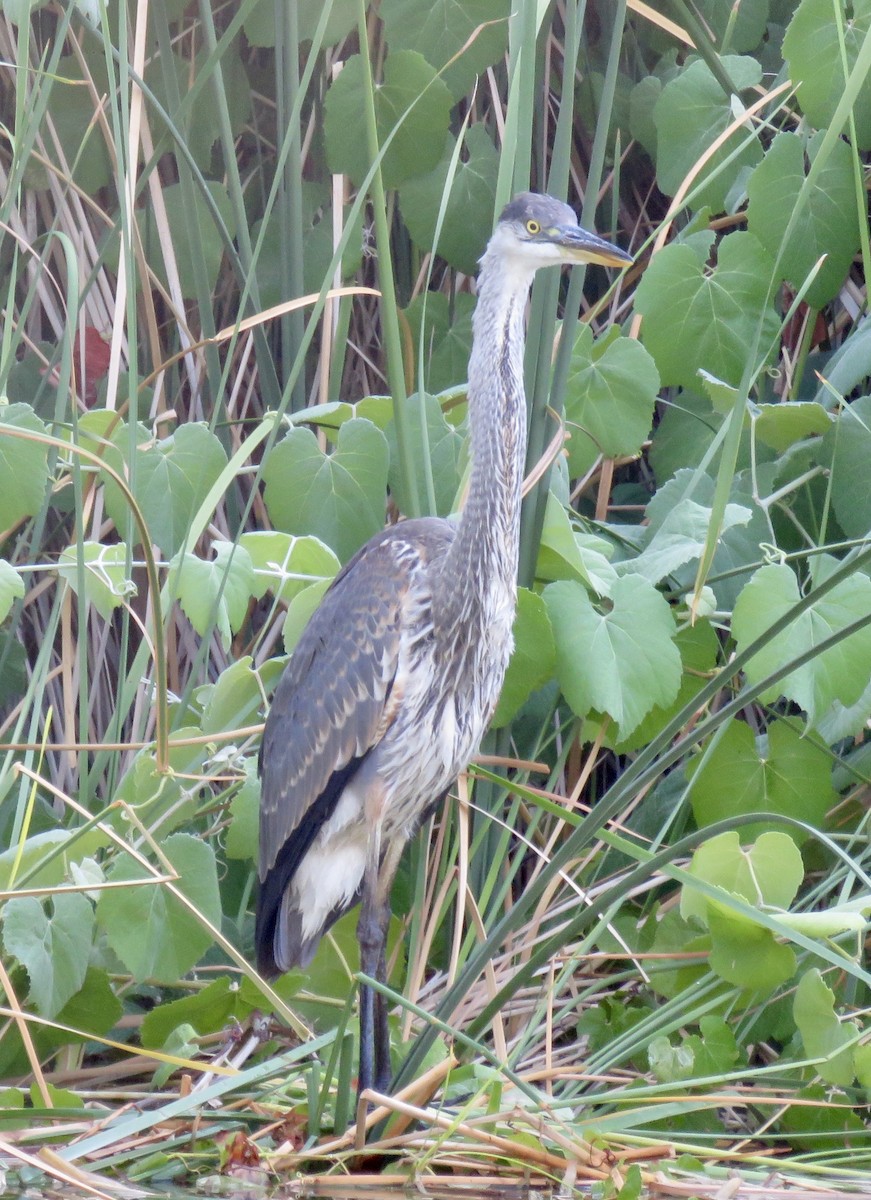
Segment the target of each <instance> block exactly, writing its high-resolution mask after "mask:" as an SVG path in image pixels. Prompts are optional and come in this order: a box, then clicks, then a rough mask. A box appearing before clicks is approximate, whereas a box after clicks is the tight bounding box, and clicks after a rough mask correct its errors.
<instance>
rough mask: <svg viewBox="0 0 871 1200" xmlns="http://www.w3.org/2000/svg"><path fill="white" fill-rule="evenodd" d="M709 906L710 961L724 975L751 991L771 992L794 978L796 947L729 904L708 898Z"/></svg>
mask: <svg viewBox="0 0 871 1200" xmlns="http://www.w3.org/2000/svg"><path fill="white" fill-rule="evenodd" d="M707 910H708V915H707V925H708V929H709V930H710V933H711V954H710V958H709V960H708V961H709V962H710V966H711V970H712V971H715V972H716V973H717V974H718V975H719V976H720V978H721V979H725V980H726V982H727V983H733V984H735V985H736V987H740V988H744V989H746V990H749V991H758V992H763V993H769V992H773V991H774V990H775V988H777V987H779V986H780V985H781V984H782V983H785V982H786V981H787V979H791V978H792V976H793V975H794V974H795V970H796V957H795V951H794V950H793V949H792V947H790V946H785V945H783V944H782V943H781V942H778V941H776V940H775V938H774V935H773V933H772V932H771V930H770V929H764V928H763V927H762V926H761V925H757V924H755V922H753V921H751V920H749V919H748V918H747V917H745V916H743V915H742V914H740V913H736V912H733V911H732V910H731V909H729V908H728V907H727V906H726V905H719V904H717V903H716V902H711V901H709V902H708V905H707Z"/></svg>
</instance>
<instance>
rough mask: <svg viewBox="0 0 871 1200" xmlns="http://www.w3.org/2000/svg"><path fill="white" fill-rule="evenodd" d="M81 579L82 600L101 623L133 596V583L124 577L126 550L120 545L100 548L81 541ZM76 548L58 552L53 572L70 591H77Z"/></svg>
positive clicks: (101, 546)
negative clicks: (68, 586) (83, 598)
mask: <svg viewBox="0 0 871 1200" xmlns="http://www.w3.org/2000/svg"><path fill="white" fill-rule="evenodd" d="M81 554H82V578H83V581H84V591H85V597H86V599H87V600H89V601H90V602H91V603H92V604H93V605H94V607H95V608H96V610H97V612H98V613H99V614H100V616H101V617H103V618H104V620H107V621H108V620H109V618H110V617H111V615H112V612H113V610H114V609H116V608H119V607H120V606H121V605H122V604H123V603H124V601H125V600H126V599H128V598H129V597H130V596H134V595H135V594H136V584H135V583H134V582H133V580H132V579H128V578H127V547H126V546H125V545H124V543H123V542H114V543H113V544H112V545H110V546H104V545H103V544H102V543H101V542H83V543H82V546H81ZM78 556H79V547H77V546H70V547H68V548H67V549H66V550H64V551H62V552H61V556H60V559H59V560H58V567H57V573H58V575H59V576H60V577H61V579H65V580H66V581H67V583H68V584H69V585H70V587H71V588H72V589H73V591H74V592H75V593H76V594H78V590H79V567H78Z"/></svg>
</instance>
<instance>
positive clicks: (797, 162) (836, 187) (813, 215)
mask: <svg viewBox="0 0 871 1200" xmlns="http://www.w3.org/2000/svg"><path fill="white" fill-rule="evenodd" d="M823 136H824V134H823V132H822V131H821V132H820V133H817V134H816V135H815V136H814V137H812V138H811V139H810V141H809V142H806V141H805V139H804V138H801V137H799V136H798V134H796V133H779V134H778V135H777V137H776V138H775V139H774V141H773V142H772V143H771V146H770V148H769V150H768V151H767V153H766V155H765V158H764V159H763V160H762V162H761V163H760V164H759V166H758V167H757V168H756V170H755V171H754V172H753V174H752V175H751V176H750V180H749V182H748V184H747V195H748V197H749V200H750V203H749V207H748V210H747V228H748V229H749V231H750V232H751V233H752V234H754V235H755V236H756V237H757V238H758V239H759V241H760V242H761V243H762V245H763V246H764V247H765V249H766V250H767V251H768V253H769V254H770V255H771V257H772V258H774V257H775V256H776V255H777V253H778V251H779V250H780V249H781V245H782V244H783V239H784V235H785V234H786V231H787V226H788V225H789V224H790V222H791V221H792V217H793V209H795V207H796V205H797V203H798V198H799V191H800V189H801V187H802V184H803V183H804V180H805V176H806V175H807V169H808V167H809V165H810V163H812V162H813V161H814V159H815V158H816V155H817V152H818V150H819V147H820V142H821V141H822V138H823ZM858 249H859V219H858V215H857V212H856V190H855V182H854V179H853V165H852V151H851V150H850V147H849V146H848V145H847V143H846V142H835V144H834V146H833V147H832V149H831V153H830V154H829V156H828V158H827V160H826V164H825V166H824V167H823V169H822V171H821V172H820V174H819V175H818V176H817V178H816V180H815V183H814V187H813V189H812V190H811V191H810V192H809V193H808V194H807V196H806V197H805V199H804V203H803V204H802V207H801V210H800V211H799V214H798V219H797V222H796V223H795V224H793V225H791V226H790V235H789V240H788V242H786V243H785V244H783V252H782V254H781V257H780V258H779V260H778V269H779V272H780V275H781V278H783V279H786V280H788V281H789V282H790V283H791V284H792V285H793V287H794V288H796V289H799V288H801V287H802V286H803V284H804V282H805V279H806V278H807V276H808V274H809V273H810V272H811V270H812V269H813V268H814V265H815V264H816V262H817V259H818V258H820V257H821V256H822V255H824V256H825V262H824V263H823V264H822V266H821V267H820V269H819V272H818V273H817V275H816V278H815V279H814V281H813V283H812V284H811V285H810V287H809V288H808V289H807V291H806V292H805V293H804V298H805V300H806V301H807V303H808V304H809V305H810V306H811V307H812V308H822V306H823V305H824V304H825V303H827V301H829V300H831V299H832V298H833V297H834V296H835V295H837V293H838V290H839V289H840V287H841V284H842V283H843V282H844V277H845V275H846V274H847V271H848V270H849V268H850V263H851V262H852V260H853V256H854V254H855V253H856V251H857V250H858Z"/></svg>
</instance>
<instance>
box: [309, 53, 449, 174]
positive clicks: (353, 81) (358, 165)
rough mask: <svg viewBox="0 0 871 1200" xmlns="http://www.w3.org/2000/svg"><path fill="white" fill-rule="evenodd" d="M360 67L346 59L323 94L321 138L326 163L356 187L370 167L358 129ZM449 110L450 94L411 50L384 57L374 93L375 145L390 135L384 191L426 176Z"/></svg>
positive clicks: (439, 146)
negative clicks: (351, 181) (382, 73)
mask: <svg viewBox="0 0 871 1200" xmlns="http://www.w3.org/2000/svg"><path fill="white" fill-rule="evenodd" d="M365 103H366V101H365V91H364V64H363V60H362V58H361V57H360V55H359V54H356V55H354V56H353V57H352V58H349V59H348V61H347V62H346V63H345V66H344V69H343V70H342V73H341V74H340V75H339V76H338V78H337V79H336V80H335V81H334V82H333V84H332V86H331V87H330V90H329V92H328V93H327V98H326V107H325V117H324V133H325V136H326V143H327V162H328V164H329V168H330V170H331V171H332V172H333V173H334V174H336V175H349V176H350V177H351V179H352V180H353V182H354V183H355V184H356V185H357V186H359V185H360V184H361V183H362V182H363V180H364V178H365V177H366V172H367V171H368V170H369V167H370V166H371V165H372V164H371V160H370V158H369V151H368V147H367V144H366V137H365V133H364V132H363V130H362V128H361V113H363V112H364V110H365ZM450 110H451V94H450V92H449V91H448V89H447V88H446V87H445V85H444V84H443V83H442V81H441V80H440V79H439V78H438V76H437V75H436V73H435V71H434V70H433V68H432V67H431V66H430V65H429V63H428V62H427V61H426V59H425V58H424V57H423V55H421V54H418V53H416V52H415V51H413V50H400V51H398V52H397V53H395V54H389V55H388V56H387V58H386V60H385V63H384V82H383V83H381V84H380V85H378V86H376V88H375V121H376V127H377V131H378V145H379V147H380V148H383V147H384V144H385V142H386V141H387V138H388V136H390V135H391V134H392V133H393V131H394V130H395V131H396V133H395V136H394V137H392V138H391V141H390V145H389V146H388V147H387V149H386V151H385V153H384V157H383V158H382V160H381V171H382V176H383V179H384V185H385V187H389V188H392V187H398V186H399V185H400V184H401V183H404V182H405V180H406V179H411V178H413V177H414V176H415V175H424V174H426V172H427V171H431V170H432V169H433V168H434V167H435V166H436V164H437V163H438V161H439V159H440V158H441V154H442V147H443V146H444V144H445V135H446V134H447V132H448V123H449V119H450Z"/></svg>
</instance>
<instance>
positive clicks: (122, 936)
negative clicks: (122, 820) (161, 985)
mask: <svg viewBox="0 0 871 1200" xmlns="http://www.w3.org/2000/svg"><path fill="white" fill-rule="evenodd" d="M161 850H162V851H163V853H164V854H165V855H166V857H167V858H168V859H169V861H170V863H171V864H172V866H173V868H174V869H175V871H176V872H177V873H178V875H179V880H178V882H177V884H176V885H175V886H176V887H177V888H178V889H179V891H181V892H183V893H184V895H185V896H187V898H188V899H189V900H190V901H191V902H192V903H193V905H194V906H195V907H196V908H197V909H198V910H199V912H201V913H202V915H203V916H204V917H206V919H207V920H209V921H210V922H211V923H212V924H213V925H216V926H218V927H219V928H220V924H221V898H220V895H219V893H218V873H217V869H216V866H215V855H214V851H213V850H212V847H211V846H210V845H209V844H208V842H205V841H203V840H202V839H201V838H197V837H193V836H191V835H190V834H187V833H174V834H172V836H171V837H168V838H167V839H166V841H164V842H162V843H161ZM109 878H110V880H125V879H129V880H140V879H150V878H151V876H150V873H149V872H148V871H147V870H146V868H145V867H143V866H142V865H141V864H140V863H139V862H137V861H136V859H134V858H132V857H131V856H130V855H128V854H121V855H119V856H118V858H117V859H116V860H115V862H114V863H113V864H112V869H111V871H110V872H109ZM97 920H98V921H99V924H100V925H101V926H102V928H103V929H104V930H105V931H106V936H107V937H108V939H109V945H110V946H111V947H112V949H113V950H114V951H115V953H116V954H117V955H118V957H119V958H120V959H121V961H122V962H123V963H124V965H125V966H126V967H127V969H128V971H130V973H131V974H132V975H133V977H134V978H135V979H137V980H141V979H157V980H166V981H167V982H171V981H173V980H176V979H179V978H180V977H181V976H182V975H184V974H185V973H186V972H187V971H189V970H190V969H191V967H193V966H194V965H195V964H196V963H197V962H198V961H199V960H200V958H202V956H203V954H205V952H206V950H208V948H209V947H210V946H211V944H212V935H211V934H210V933H209V932H208V930H207V929H204V928H203V926H202V924H201V923H200V922H199V921H198V920H197V918H196V917H195V916H194V915H193V913H191V912H190V910H189V909H188V908H187V907H186V906H185V905H183V904H182V903H181V901H179V900H177V899H176V898H175V896H173V895H172V894H171V893H170V892H169V890H168V888H167V887H165V886H164V885H163V884H160V883H146V884H139V885H135V886H132V887H130V888H114V889H112V890H111V891H104V892H103V893H102V895H101V897H100V900H99V901H98V904H97Z"/></svg>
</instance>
